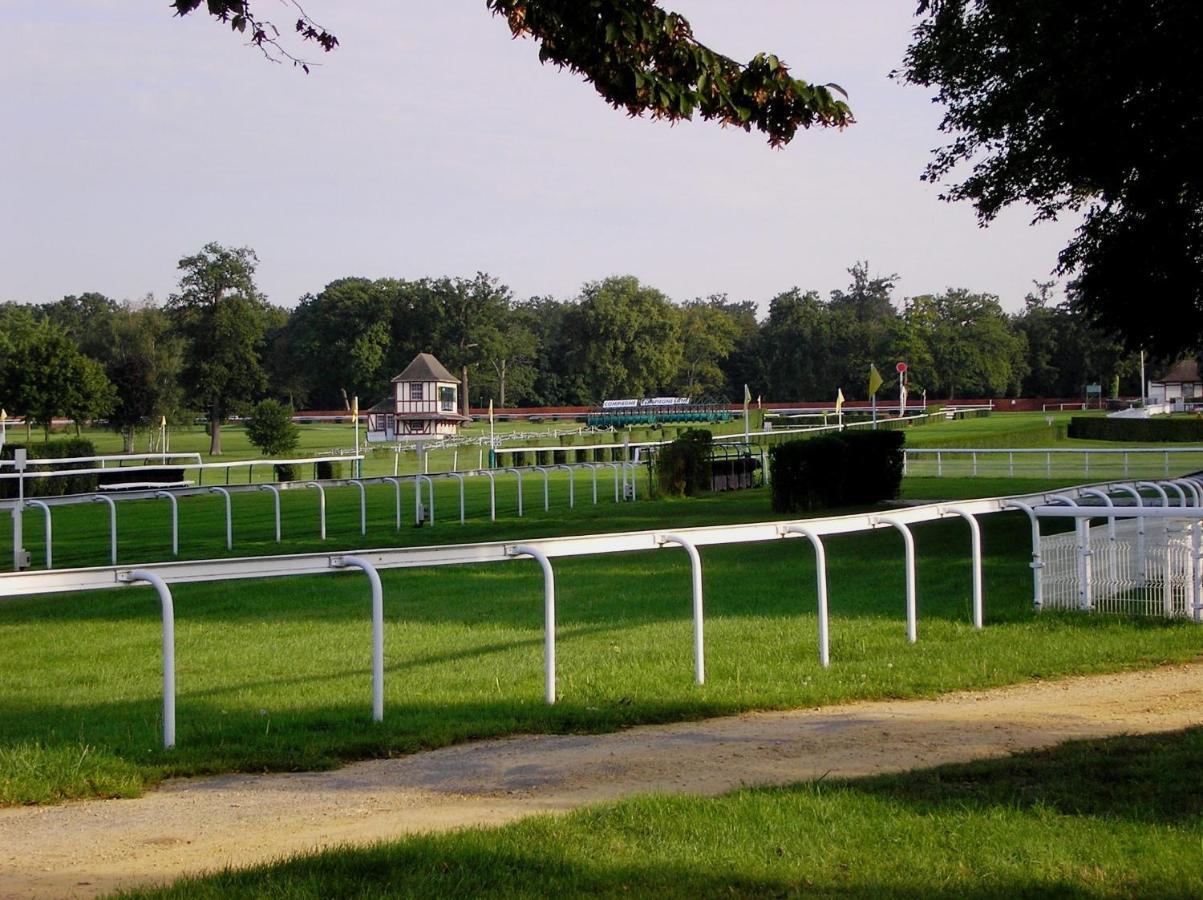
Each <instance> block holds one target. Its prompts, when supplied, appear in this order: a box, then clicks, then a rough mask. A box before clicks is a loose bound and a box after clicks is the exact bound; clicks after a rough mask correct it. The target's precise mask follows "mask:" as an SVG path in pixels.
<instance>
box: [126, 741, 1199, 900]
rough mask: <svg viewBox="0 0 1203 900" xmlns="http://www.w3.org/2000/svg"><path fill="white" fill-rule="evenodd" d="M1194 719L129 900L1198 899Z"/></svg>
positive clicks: (256, 872) (333, 860) (401, 846)
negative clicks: (1136, 733)
mask: <svg viewBox="0 0 1203 900" xmlns="http://www.w3.org/2000/svg"><path fill="white" fill-rule="evenodd" d="M1200 773H1203V730H1199V729H1192V730H1188V731H1185V732H1178V733H1173V734H1167V735H1156V736H1150V737H1139V738H1116V739H1112V740H1104V741H1088V742H1075V743H1070V744H1066V745H1063V746H1061V747H1057V748H1055V749H1053V750H1049V751H1044V752H1038V753H1025V754H1021V755H1017V756H1014V757H1012V758H1010V759H1003V760H991V761H986V762H979V763H973V764H968V765H956V766H944V767H940V768H937V769H930V770H925V771H917V772H909V773H906V774H902V775H894V776H886V777H878V778H867V779H859V780H853V781H839V782H832V781H827V782H810V783H805V784H799V785H796V786H792V787H785V788H765V789H752V790H742V791H738V792H735V793H732V794H728V795H725V796H721V797H715V798H691V797H659V796H650V797H639V798H635V799H632V800H627V801H624V802H621V803H617V804H611V805H606V806H600V807H595V808H592V809H586V810H582V811H579V812H576V813H572V814H570V815H567V816H562V817H549V816H547V817H540V818H535V819H528V820H526V821H523V822H520V823H517V824H515V825H510V826H507V827H504V828H498V829H471V830H467V831H463V832H458V833H454V834H445V835H438V836H429V837H414V838H409V839H406V840H403V841H399V842H395V843H387V844H380V845H377V846H374V847H367V848H363V849H349V850H336V851H330V852H326V853H321V854H317V855H314V856H307V857H298V858H296V859H292V860H289V861H286V862H281V863H278V864H275V865H272V866H265V867H260V868H255V869H250V870H247V871H242V872H225V873H222V874H218V875H213V876H210V877H206V878H200V879H189V880H186V881H181V882H179V883H177V884H176V885H173V886H172V887H171V888H169V889H166V890H160V891H137V892H132V893H129V894H125V895H123V896H126V897H129V898H147V900H149V898H173V897H180V898H184V897H186V898H218V897H220V898H228V897H295V898H319V897H363V898H367V897H379V896H404V897H448V896H471V897H546V896H560V897H575V896H598V897H612V896H631V895H638V896H658V897H731V896H767V897H792V896H819V897H849V896H855V897H875V898H876V897H893V898H915V897H930V898H954V897H956V898H960V897H975V898H985V897H991V898H1012V897H1138V896H1144V897H1151V896H1159V897H1197V896H1199V895H1200V894H1203V870H1201V869H1200V867H1199V853H1200V845H1201V843H1203V801H1201V799H1200V798H1203V775H1201V774H1200Z"/></svg>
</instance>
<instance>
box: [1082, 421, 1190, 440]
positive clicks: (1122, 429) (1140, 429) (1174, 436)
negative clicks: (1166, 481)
mask: <svg viewBox="0 0 1203 900" xmlns="http://www.w3.org/2000/svg"><path fill="white" fill-rule="evenodd" d="M1068 433H1069V436H1070V437H1071V438H1077V439H1079V440H1084V441H1148V442H1160V441H1165V442H1177V441H1181V442H1192V441H1203V419H1195V418H1189V419H1187V418H1170V417H1169V416H1155V417H1153V418H1151V419H1107V418H1102V417H1097V418H1096V417H1093V416H1074V417H1073V418H1072V419H1070V420H1069V432H1068Z"/></svg>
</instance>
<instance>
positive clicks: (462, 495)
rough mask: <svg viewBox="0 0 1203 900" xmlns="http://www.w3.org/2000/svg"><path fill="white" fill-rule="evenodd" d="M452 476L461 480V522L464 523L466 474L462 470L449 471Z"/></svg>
mask: <svg viewBox="0 0 1203 900" xmlns="http://www.w3.org/2000/svg"><path fill="white" fill-rule="evenodd" d="M447 474H448V475H450V476H451V477H452V478H454V479H455V480H456V481H458V482H459V523H460V524H461V525H463V524H464V476H463V474H462V473H460V472H448V473H447Z"/></svg>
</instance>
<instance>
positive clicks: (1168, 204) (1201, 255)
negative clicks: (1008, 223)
mask: <svg viewBox="0 0 1203 900" xmlns="http://www.w3.org/2000/svg"><path fill="white" fill-rule="evenodd" d="M919 11H920V14H921V15H922V16H923V18H922V20H921V22H920V24H919V26H918V28H917V29H916V31H915V38H914V42H913V43H912V45H911V47H910V49H909V50H908V52H907V56H906V61H905V66H904V70H903V75H902V77H904V78H905V79H906V80H907V81H909V82H911V83H913V84H918V85H923V86H926V87H934V88H936V91H937V93H936V100H938V101H939V102H941V103H943V104H944V106H945V108H946V112H945V116H944V120H943V123H942V125H941V128H942V130H944V131H945V132H946V133H947V134H948V135H949V136H950V142H949V143H948V144H947V146H945V147H943V148H942V149H940V150H938V151H937V152H936V154H935V156H934V158H933V159H932V161H931V163H930V164H929V165H928V167H927V171H926V173H925V175H924V178H925V179H926V180H928V181H933V182H942V181H945V179H949V178H950V177H951V176H953V175H954V173H956V174H957V177H960V181H959V183H955V184H951V185H950V186H946V187H945V191H944V197H945V198H946V199H948V200H968V201H970V202H971V203H973V204H974V206H975V207H976V209H977V212H978V216H979V218H980V219H981V221H982V222H983V223H988V222H990V221H991V220H993V219H994V217H995V216H996V215H997V214H998V213H999V211H1000V210H1002V209H1003V208H1004V207H1006V206H1009V205H1011V204H1017V203H1022V204H1027V205H1030V206H1031V207H1033V208H1034V209H1035V211H1036V218H1037V219H1052V218H1056V217H1057V216H1058V215H1059V214H1061V213H1063V212H1065V211H1081V212H1082V214H1083V216H1084V221H1083V223H1082V225H1081V227H1080V228H1079V229H1078V231H1077V233H1076V236H1075V237H1074V239H1073V240H1072V241H1071V242H1070V244H1069V245H1068V246H1067V247H1066V248H1065V249H1064V250H1062V252H1061V254H1060V260H1059V272H1060V273H1061V274H1063V275H1067V276H1071V277H1072V281H1071V282H1070V284H1069V294H1070V300H1071V303H1072V305H1073V307H1074V309H1075V310H1077V311H1079V312H1081V313H1084V314H1086V315H1087V316H1088V317H1089V318H1090V319H1091V320H1092V321H1093V322H1094V323H1096V324H1098V325H1100V326H1102V327H1103V328H1104V329H1105V330H1107V331H1115V332H1118V333H1119V334H1121V335H1122V336H1123V338H1124V339H1125V340H1126V342H1127V344H1128V346H1129V347H1131V348H1134V349H1135V348H1140V347H1147V348H1149V349H1153V350H1157V351H1160V352H1163V353H1166V354H1168V355H1173V354H1175V353H1176V352H1178V351H1181V350H1190V351H1192V352H1193V351H1194V349H1195V348H1197V347H1199V346H1203V176H1200V168H1199V159H1200V157H1201V155H1203V92H1200V91H1199V90H1198V86H1197V84H1196V80H1195V79H1194V78H1193V77H1191V76H1190V75H1189V74H1188V73H1191V72H1198V71H1200V69H1203V42H1200V41H1199V39H1198V37H1199V34H1200V33H1203V4H1200V3H1198V2H1197V0H1099V2H1095V3H1091V4H1089V5H1088V6H1087V5H1082V4H1077V3H1050V2H1047V0H1006V2H1003V0H921V2H920V4H919ZM1137 61H1139V62H1137ZM962 167H968V172H967V174H966V173H962V172H961V171H960V170H961V168H962Z"/></svg>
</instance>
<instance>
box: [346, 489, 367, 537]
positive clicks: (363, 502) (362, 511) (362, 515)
mask: <svg viewBox="0 0 1203 900" xmlns="http://www.w3.org/2000/svg"><path fill="white" fill-rule="evenodd" d="M349 483H350V484H353V485H355V486H356V487H357V488H359V533H360V534H361V535H364V534H367V533H368V491H367V488H365V487H364V486H363V482H362V481H360V480H359V479H358V478H351V479H349Z"/></svg>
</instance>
